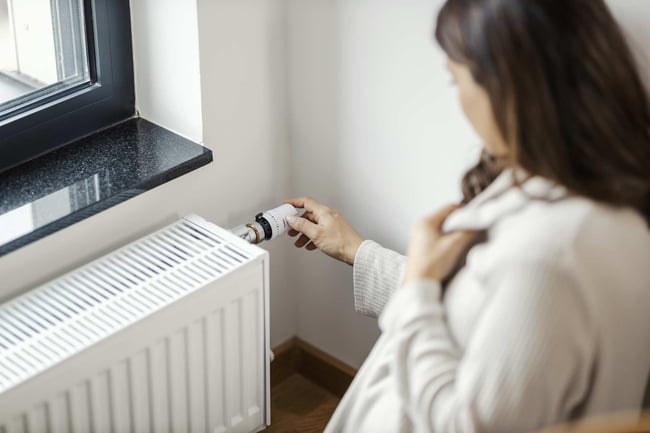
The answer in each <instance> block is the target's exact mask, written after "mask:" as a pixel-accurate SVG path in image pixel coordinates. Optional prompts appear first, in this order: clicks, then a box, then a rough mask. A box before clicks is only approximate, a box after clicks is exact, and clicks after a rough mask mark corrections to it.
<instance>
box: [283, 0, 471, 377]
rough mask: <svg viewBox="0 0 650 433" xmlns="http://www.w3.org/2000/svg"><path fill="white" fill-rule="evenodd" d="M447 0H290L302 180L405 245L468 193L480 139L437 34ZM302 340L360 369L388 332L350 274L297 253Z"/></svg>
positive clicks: (308, 190) (303, 190) (382, 238)
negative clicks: (466, 175) (362, 304)
mask: <svg viewBox="0 0 650 433" xmlns="http://www.w3.org/2000/svg"><path fill="white" fill-rule="evenodd" d="M441 4H442V2H441V0H409V1H406V2H405V1H400V0H354V1H350V0H340V1H335V0H291V1H290V2H289V47H290V49H289V61H290V68H289V74H290V81H291V86H292V87H291V107H290V110H291V111H290V112H291V120H292V122H291V133H292V135H291V140H292V143H293V152H292V156H293V173H294V179H293V180H294V188H295V192H296V193H297V194H308V195H312V196H314V197H315V198H317V199H320V200H322V201H324V202H326V203H328V204H329V205H330V206H332V207H336V208H337V209H338V210H339V211H340V212H341V213H342V214H343V215H344V216H346V217H347V218H348V220H349V221H350V222H351V223H352V224H353V225H354V226H355V227H356V228H357V229H358V230H359V231H360V232H361V233H362V235H364V236H365V237H367V238H370V239H374V240H377V241H379V242H381V243H382V244H384V245H385V246H388V247H391V248H394V249H397V250H402V251H403V250H404V249H405V246H406V241H407V238H408V233H409V229H410V226H411V225H412V224H413V223H414V222H415V221H416V220H417V219H418V218H420V217H422V216H423V215H425V214H426V213H428V212H431V211H433V210H435V209H437V208H438V207H440V206H442V205H444V204H447V203H450V202H452V201H456V200H458V198H459V197H460V189H459V178H460V175H461V173H462V172H463V170H464V169H465V168H466V167H467V165H468V163H470V162H472V161H473V159H474V158H475V155H476V151H477V149H478V144H479V141H478V139H477V138H476V137H475V136H474V135H473V133H472V132H471V130H470V128H469V127H468V125H467V124H466V121H465V120H464V118H463V116H462V114H461V110H460V107H459V105H458V103H457V101H456V96H455V88H453V87H452V86H451V85H450V77H449V75H448V73H447V72H446V69H445V68H444V58H443V56H442V54H441V53H440V51H439V50H438V49H437V48H436V46H435V44H434V42H433V37H432V34H433V33H432V32H433V20H434V16H435V11H436V9H437V8H438V7H439V5H441ZM293 261H294V262H295V263H296V265H297V266H296V268H295V272H296V277H297V284H298V286H299V288H300V297H299V303H298V330H299V335H300V337H302V338H303V339H305V340H307V341H309V342H310V343H313V344H315V345H316V346H318V347H320V348H321V349H323V350H326V351H327V352H329V353H331V354H333V355H334V356H337V357H339V358H340V359H341V360H343V361H345V362H347V363H349V364H351V365H353V366H359V365H360V364H361V362H362V361H363V359H364V357H365V355H366V354H367V352H368V350H369V349H370V347H371V345H372V343H373V342H374V340H375V338H376V337H377V335H378V330H377V324H376V321H375V320H372V319H367V318H364V317H362V316H360V315H358V314H356V313H355V312H354V311H353V295H352V273H351V269H349V268H348V267H347V266H345V265H341V264H339V263H336V262H334V261H332V260H329V259H326V258H325V257H323V256H322V255H321V254H320V253H311V254H309V255H307V254H294V259H293Z"/></svg>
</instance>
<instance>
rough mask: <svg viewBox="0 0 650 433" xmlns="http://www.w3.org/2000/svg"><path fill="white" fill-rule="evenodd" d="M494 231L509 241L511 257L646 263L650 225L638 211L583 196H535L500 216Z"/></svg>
mask: <svg viewBox="0 0 650 433" xmlns="http://www.w3.org/2000/svg"><path fill="white" fill-rule="evenodd" d="M495 235H496V236H497V237H498V238H501V239H502V240H503V241H504V242H505V244H508V245H510V248H509V251H510V253H511V254H512V256H513V258H519V259H524V260H526V259H533V260H535V261H539V260H544V261H553V262H562V263H565V264H566V265H567V266H578V265H580V264H585V265H587V264H589V265H593V264H595V263H598V262H602V263H601V264H602V265H603V266H607V267H609V266H611V265H612V264H614V263H615V264H618V263H621V262H625V261H628V262H630V263H629V264H637V262H640V261H643V260H645V262H644V263H645V264H646V265H644V266H647V263H650V228H649V227H648V224H647V222H646V221H645V220H644V218H643V217H642V216H641V215H640V214H639V213H638V212H637V211H635V210H633V209H630V208H618V207H614V206H609V205H606V204H602V203H598V202H595V201H593V200H590V199H587V198H582V197H567V198H564V199H561V200H556V201H546V200H534V201H532V202H531V204H530V206H527V207H526V208H525V209H523V210H522V211H521V212H518V213H517V214H516V215H513V216H511V217H510V218H506V219H504V221H502V223H501V224H500V225H499V227H496V230H495ZM608 263H609V264H608Z"/></svg>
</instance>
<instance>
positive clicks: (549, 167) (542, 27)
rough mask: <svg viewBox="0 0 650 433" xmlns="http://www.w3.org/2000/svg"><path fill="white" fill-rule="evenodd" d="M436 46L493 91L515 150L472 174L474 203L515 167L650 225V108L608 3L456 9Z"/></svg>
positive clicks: (591, 0)
mask: <svg viewBox="0 0 650 433" xmlns="http://www.w3.org/2000/svg"><path fill="white" fill-rule="evenodd" d="M436 39H437V40H438V43H439V44H440V46H441V47H442V48H443V50H444V51H445V52H446V53H447V55H448V56H449V58H450V59H451V60H453V61H455V62H458V63H462V64H464V65H466V66H468V67H469V69H470V71H471V73H472V76H473V78H474V80H475V81H476V82H477V83H478V84H480V85H481V86H482V87H483V88H484V89H485V90H486V92H487V94H488V96H489V98H490V101H491V103H492V108H493V110H494V116H495V119H496V122H497V125H498V128H499V130H500V132H501V134H502V135H503V137H504V138H505V140H506V143H507V146H508V149H509V152H508V164H503V163H500V162H498V161H495V160H494V158H491V157H490V156H489V155H487V154H485V153H484V154H483V157H482V158H481V161H480V162H479V164H478V165H477V166H476V167H475V168H474V169H472V170H470V171H469V172H468V173H467V175H466V176H465V178H464V181H463V191H464V195H465V200H464V201H465V202H468V201H470V200H472V198H473V197H475V196H476V195H477V194H478V193H479V192H481V191H482V190H483V189H484V188H485V187H486V186H487V185H489V184H490V183H491V182H492V180H493V179H494V178H495V177H496V176H497V175H498V174H499V172H500V171H501V170H502V168H503V167H504V165H513V166H518V167H521V168H523V169H524V170H526V171H527V172H528V173H530V174H531V175H539V176H543V177H545V178H547V179H550V180H552V181H554V182H557V183H559V184H562V185H564V186H565V187H567V188H568V189H569V190H570V191H571V192H573V193H575V194H578V195H581V196H585V197H589V198H591V199H593V200H596V201H599V202H604V203H608V204H611V205H615V206H626V207H632V208H634V209H637V210H638V211H639V212H640V213H641V214H642V215H643V216H644V217H645V218H646V220H647V221H648V223H649V224H650V102H649V99H648V95H647V92H646V89H645V88H644V85H643V82H642V80H641V77H640V75H639V72H638V70H637V66H636V64H635V61H634V58H633V55H632V52H631V49H630V47H629V46H628V43H627V41H626V40H625V36H624V35H623V32H622V30H621V28H620V27H619V25H618V24H617V22H616V20H615V19H614V17H613V16H612V14H611V12H610V10H609V9H608V7H607V5H606V4H605V2H604V1H603V0H565V1H553V0H448V1H447V2H446V4H445V5H444V6H443V8H442V10H441V11H440V13H439V16H438V24H437V27H436Z"/></svg>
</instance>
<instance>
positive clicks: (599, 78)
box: [289, 0, 650, 433]
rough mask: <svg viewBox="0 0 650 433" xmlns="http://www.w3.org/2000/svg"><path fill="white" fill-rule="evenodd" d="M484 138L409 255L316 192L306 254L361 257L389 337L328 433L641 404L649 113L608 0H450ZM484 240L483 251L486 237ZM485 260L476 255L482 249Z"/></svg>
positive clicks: (469, 102)
mask: <svg viewBox="0 0 650 433" xmlns="http://www.w3.org/2000/svg"><path fill="white" fill-rule="evenodd" d="M436 38H437V40H438V43H439V44H440V46H441V47H442V48H443V50H444V51H445V52H446V53H447V55H448V67H449V70H450V71H451V73H452V74H453V76H454V78H455V81H456V83H457V85H458V90H459V97H460V101H461V104H462V107H463V110H464V112H465V114H466V116H467V118H468V119H469V121H470V123H471V124H472V125H473V127H474V128H475V129H476V131H477V132H478V134H479V135H480V136H481V138H482V139H483V141H484V154H483V157H482V158H481V161H480V162H479V164H478V165H477V166H476V167H475V168H473V169H472V170H470V171H469V173H468V174H467V175H466V176H465V178H464V181H463V191H464V196H465V199H464V201H463V203H462V205H461V206H460V207H458V206H451V207H448V208H446V209H444V210H443V211H441V212H440V213H438V214H437V215H435V216H433V217H431V218H429V219H426V220H425V221H423V222H422V223H421V224H419V225H418V226H417V227H416V228H415V229H414V231H413V234H412V238H411V243H410V246H409V252H408V259H405V258H404V257H402V256H400V255H398V254H397V253H394V252H392V251H389V250H386V249H384V248H382V247H380V246H379V245H377V244H376V243H374V242H371V241H363V240H362V238H361V237H360V236H359V235H358V234H357V233H356V232H355V231H354V230H353V229H352V228H351V227H350V226H349V225H348V224H347V223H346V222H345V221H344V220H343V219H342V218H341V217H340V216H339V215H338V214H337V213H336V212H334V211H332V210H330V209H328V208H327V207H326V206H324V205H322V204H320V203H318V202H316V201H314V200H312V199H308V198H304V199H294V200H290V201H289V203H292V204H293V205H295V206H297V207H304V208H305V209H306V213H305V214H304V215H303V216H302V218H293V219H292V221H290V224H291V225H292V227H293V228H294V233H293V234H294V235H296V234H298V232H300V233H302V236H301V237H300V238H299V239H298V241H297V242H296V246H298V247H303V246H305V247H306V248H307V249H310V250H313V249H316V248H319V249H321V250H322V251H323V252H325V253H326V254H329V255H330V256H332V257H335V258H337V259H339V260H342V261H344V262H347V263H349V264H353V265H354V290H355V295H354V296H355V304H356V307H357V309H358V310H359V311H361V312H363V313H366V314H369V315H378V316H379V325H380V328H381V330H382V335H381V337H380V338H379V340H378V342H377V343H376V345H375V347H374V349H373V350H372V352H371V354H370V355H369V357H368V359H367V360H366V362H365V363H364V365H363V367H362V368H361V370H360V371H359V374H358V375H357V377H356V378H355V380H354V382H353V384H352V385H351V387H350V389H349V390H348V392H347V394H346V396H345V397H344V398H343V400H342V401H341V403H340V405H339V407H338V409H337V411H336V412H335V414H334V416H333V418H332V419H331V421H330V424H329V426H328V427H327V429H326V432H328V433H333V432H350V433H352V432H354V433H364V432H374V433H381V432H411V431H414V432H438V433H444V432H498V433H506V432H526V431H532V430H536V429H539V428H543V427H546V426H549V425H553V424H556V423H560V422H564V421H571V420H576V419H582V418H584V417H588V416H592V415H596V414H601V413H610V412H619V411H627V410H631V411H633V412H636V413H638V411H639V409H640V407H641V404H642V399H643V393H644V389H645V384H646V380H647V377H648V370H649V368H650V324H649V322H648V320H649V319H648V317H650V230H649V229H648V227H649V225H650V175H649V173H650V136H649V131H650V104H649V103H648V98H647V96H646V93H645V89H644V87H643V84H642V82H641V79H640V77H639V73H638V71H637V70H636V67H635V64H634V61H633V58H632V54H631V52H630V49H629V47H628V46H627V44H626V42H625V39H624V36H623V34H622V32H621V29H620V28H619V27H618V25H617V24H616V22H615V20H614V18H613V17H612V15H611V13H610V11H609V10H608V9H607V6H606V5H605V3H604V2H603V0H566V1H551V0H448V1H447V2H446V4H445V5H444V7H443V8H442V10H441V12H440V14H439V17H438V25H437V29H436ZM472 245H474V246H472ZM468 249H469V252H467V250H468Z"/></svg>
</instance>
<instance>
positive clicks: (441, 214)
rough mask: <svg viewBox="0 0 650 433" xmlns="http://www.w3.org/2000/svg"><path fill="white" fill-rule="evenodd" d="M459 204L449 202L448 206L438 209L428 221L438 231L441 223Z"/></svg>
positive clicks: (440, 228)
mask: <svg viewBox="0 0 650 433" xmlns="http://www.w3.org/2000/svg"><path fill="white" fill-rule="evenodd" d="M459 207H460V206H459V205H457V204H451V205H449V206H446V207H444V208H442V209H440V210H439V211H438V212H437V213H436V214H435V215H433V216H432V217H431V218H430V219H429V220H428V222H429V223H430V224H431V225H432V226H433V227H435V228H436V229H437V230H438V232H440V231H441V230H442V225H443V224H444V222H445V220H446V219H447V218H448V217H449V215H451V214H452V213H454V211H456V210H457V209H458V208H459Z"/></svg>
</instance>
